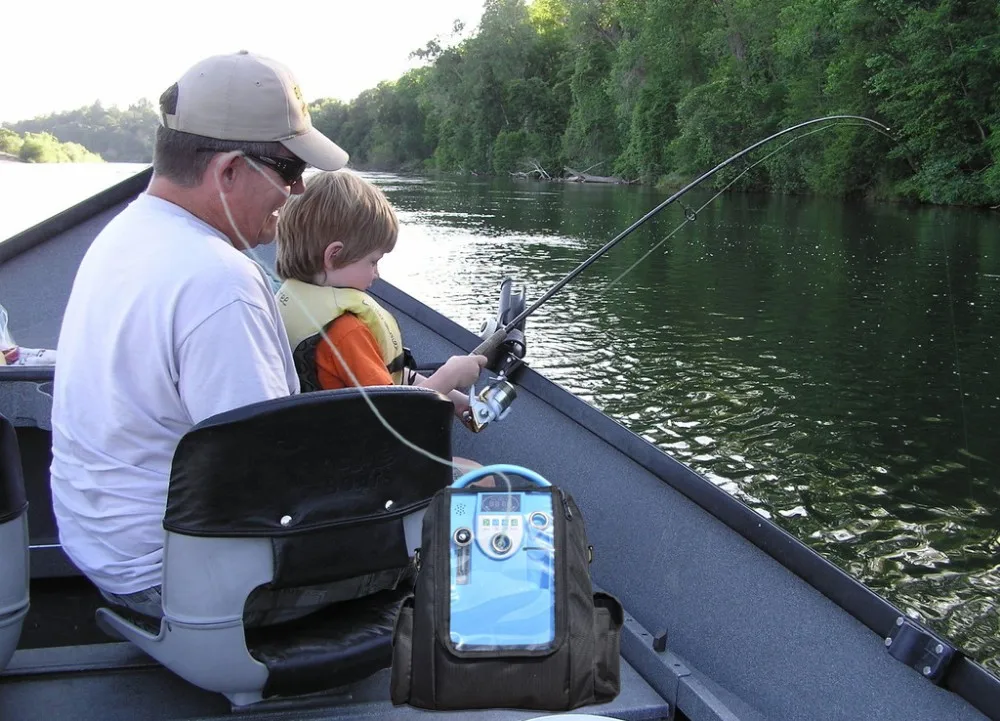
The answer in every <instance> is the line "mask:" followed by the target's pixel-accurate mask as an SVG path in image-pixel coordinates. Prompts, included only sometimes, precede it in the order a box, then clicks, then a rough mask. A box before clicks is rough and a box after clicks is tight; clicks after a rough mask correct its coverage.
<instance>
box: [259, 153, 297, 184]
mask: <svg viewBox="0 0 1000 721" xmlns="http://www.w3.org/2000/svg"><path fill="white" fill-rule="evenodd" d="M246 155H247V157H248V158H252V159H253V160H256V161H257V162H258V163H261V164H263V165H267V166H268V167H270V168H273V169H274V171H275V172H276V173H277V174H278V175H280V176H281V179H282V180H284V181H285V185H295V184H296V183H297V182H299V180H301V179H302V173H304V172H305V169H306V165H307V163H306V161H304V160H300V159H299V158H285V157H272V156H270V155H250V154H249V153H247V154H246Z"/></svg>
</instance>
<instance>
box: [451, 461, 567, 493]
mask: <svg viewBox="0 0 1000 721" xmlns="http://www.w3.org/2000/svg"><path fill="white" fill-rule="evenodd" d="M491 473H507V474H510V475H514V476H521V477H522V478H527V479H528V480H529V481H531V482H532V483H534V484H535V485H536V486H541V487H542V488H549V487H551V486H552V484H551V483H549V482H548V481H546V480H545V479H544V478H542V477H541V476H540V475H538V474H537V473H535V472H534V471H532V470H529V469H527V468H524V467H523V466H514V465H510V464H507V463H497V464H494V465H492V466H483V467H481V468H473V469H472V470H471V471H469V472H468V473H466V474H465V475H464V476H462V477H460V478H458V479H457V480H456V481H455V482H454V483H452V484H451V487H452V488H465V487H466V486H467V485H469V484H470V483H472V482H473V481H478V480H479V479H480V478H483V477H484V476H488V475H490V474H491Z"/></svg>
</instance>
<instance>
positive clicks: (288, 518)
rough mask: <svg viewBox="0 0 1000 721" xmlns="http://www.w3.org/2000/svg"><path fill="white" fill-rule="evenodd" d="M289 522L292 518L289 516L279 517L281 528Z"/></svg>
mask: <svg viewBox="0 0 1000 721" xmlns="http://www.w3.org/2000/svg"><path fill="white" fill-rule="evenodd" d="M291 522H292V517H291V516H282V517H281V525H282V526H287V525H288V524H289V523H291Z"/></svg>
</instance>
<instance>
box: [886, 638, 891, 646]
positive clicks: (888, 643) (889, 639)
mask: <svg viewBox="0 0 1000 721" xmlns="http://www.w3.org/2000/svg"><path fill="white" fill-rule="evenodd" d="M885 645H886V646H891V645H892V639H891V638H886V639H885Z"/></svg>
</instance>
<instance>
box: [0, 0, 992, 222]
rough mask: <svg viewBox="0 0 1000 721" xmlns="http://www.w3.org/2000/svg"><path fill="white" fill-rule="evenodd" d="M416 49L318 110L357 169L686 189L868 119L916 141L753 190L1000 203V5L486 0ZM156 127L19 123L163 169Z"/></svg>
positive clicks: (748, 178)
mask: <svg viewBox="0 0 1000 721" xmlns="http://www.w3.org/2000/svg"><path fill="white" fill-rule="evenodd" d="M461 30H462V28H460V27H456V28H455V35H453V36H452V37H453V38H454V37H457V36H458V35H459V34H460V32H461ZM414 55H415V56H416V57H418V58H421V59H423V60H424V61H425V64H424V66H423V67H420V68H418V69H415V70H412V71H410V72H408V73H406V74H405V75H404V76H403V77H401V78H400V79H399V80H397V81H394V82H384V83H381V84H379V85H378V87H376V88H373V89H370V90H366V91H364V92H363V93H361V94H360V95H359V96H358V97H357V98H356V99H355V100H353V101H352V102H350V103H343V102H340V101H337V100H319V101H316V102H314V103H313V104H312V105H311V110H312V115H313V122H314V124H315V125H316V126H317V127H318V128H319V129H320V130H322V131H323V132H324V133H327V134H329V135H330V136H331V137H332V138H334V139H335V140H336V141H337V142H338V143H340V144H341V145H343V146H344V148H345V149H347V150H348V152H349V153H350V154H351V158H352V165H353V166H354V167H358V168H368V169H384V170H399V169H404V170H406V169H409V170H430V169H436V170H443V171H464V172H477V173H484V174H491V173H497V174H507V173H511V172H532V171H534V172H535V173H536V174H537V173H538V170H539V169H544V170H545V171H546V172H547V173H548V174H551V175H553V176H557V175H561V174H563V173H564V169H565V168H566V167H572V168H575V169H577V170H581V171H582V170H586V169H590V170H589V172H591V173H592V174H596V175H615V176H618V177H621V178H625V179H629V180H639V181H642V182H646V183H665V184H668V185H676V184H678V183H680V182H682V181H686V180H689V179H690V178H692V177H693V176H695V175H696V174H698V173H700V172H702V171H704V170H706V169H708V168H710V167H712V166H714V165H715V164H716V163H718V162H719V161H721V160H723V159H724V158H726V157H727V156H729V155H731V154H733V153H734V152H736V151H738V150H739V149H741V148H743V147H745V146H747V145H749V144H751V143H753V142H755V141H756V140H759V139H761V138H763V137H765V136H766V135H768V134H770V133H772V132H774V131H776V130H778V129H780V128H782V127H786V126H789V125H792V124H795V123H798V122H801V121H803V120H806V119H809V118H813V117H817V116H822V115H830V114H852V115H865V116H868V117H871V118H874V119H876V120H878V121H880V122H883V123H885V124H886V125H888V126H890V127H891V128H892V132H893V134H894V135H896V136H898V137H899V138H901V142H898V141H897V140H895V139H893V138H890V137H887V136H885V135H881V134H878V133H877V132H874V131H872V130H870V129H868V128H859V127H853V126H845V127H839V128H835V129H831V130H827V131H824V132H820V133H815V134H812V135H809V136H808V137H804V138H803V139H802V140H800V141H796V142H794V143H793V144H791V145H789V146H788V147H787V148H784V149H782V150H781V151H780V152H777V153H775V154H774V155H773V156H772V157H770V158H768V159H767V160H766V161H764V162H762V163H761V164H760V165H758V166H757V167H756V168H754V170H753V171H752V172H750V173H747V174H746V175H745V176H744V177H743V178H741V179H740V181H739V182H738V184H737V185H736V186H735V187H737V188H741V189H753V190H764V191H773V192H789V193H804V192H812V193H819V194H824V195H834V196H847V195H857V194H865V195H869V196H873V197H877V198H887V199H888V198H894V199H905V200H913V201H920V202H929V203H948V204H952V203H954V204H970V205H990V206H993V205H997V204H1000V4H998V3H997V2H996V0H534V1H533V2H531V3H530V4H529V3H527V2H525V0H486V2H485V4H484V11H483V16H482V21H481V23H480V25H479V27H478V28H477V30H476V32H475V33H474V34H472V35H471V36H470V37H466V38H465V39H463V40H461V41H458V42H452V40H451V39H450V38H437V39H435V40H432V41H430V42H428V43H427V45H426V46H425V47H424V48H422V49H420V50H417V51H416V52H415V53H414ZM156 122H157V121H156V115H155V112H154V109H153V107H152V105H151V104H150V103H149V102H148V101H142V102H141V103H139V104H137V105H134V106H132V107H130V108H129V109H128V110H127V111H118V110H117V109H111V110H105V109H103V108H101V106H100V105H99V104H95V105H94V106H92V107H91V108H86V109H81V110H78V111H73V112H70V113H61V114H58V115H54V116H50V117H49V118H38V119H35V120H32V121H25V122H22V123H16V124H14V125H12V126H9V127H11V128H12V129H14V130H16V131H18V132H25V131H30V132H40V131H43V130H44V131H47V132H50V133H52V134H53V135H55V136H56V137H58V138H60V139H61V140H69V141H73V142H77V143H81V144H82V145H84V146H86V147H87V148H89V149H90V150H92V151H94V152H97V153H100V155H101V156H102V157H104V158H105V159H106V160H131V161H148V160H149V159H150V155H151V142H152V132H153V128H155V125H156ZM775 148H777V145H772V146H771V148H770V149H768V150H762V151H761V152H760V153H759V154H758V155H757V156H753V157H750V158H748V160H747V164H749V163H753V162H754V161H755V160H757V159H759V158H761V157H763V154H764V153H767V152H769V151H770V150H773V149H775ZM747 164H744V165H741V166H739V167H733V168H731V169H730V171H729V172H728V174H727V173H722V174H720V176H719V178H718V180H717V181H716V185H717V186H720V185H721V184H724V183H726V182H728V181H729V180H731V179H732V178H733V177H734V176H735V175H736V174H738V173H740V172H742V171H743V170H744V169H745V168H746V165H747Z"/></svg>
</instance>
